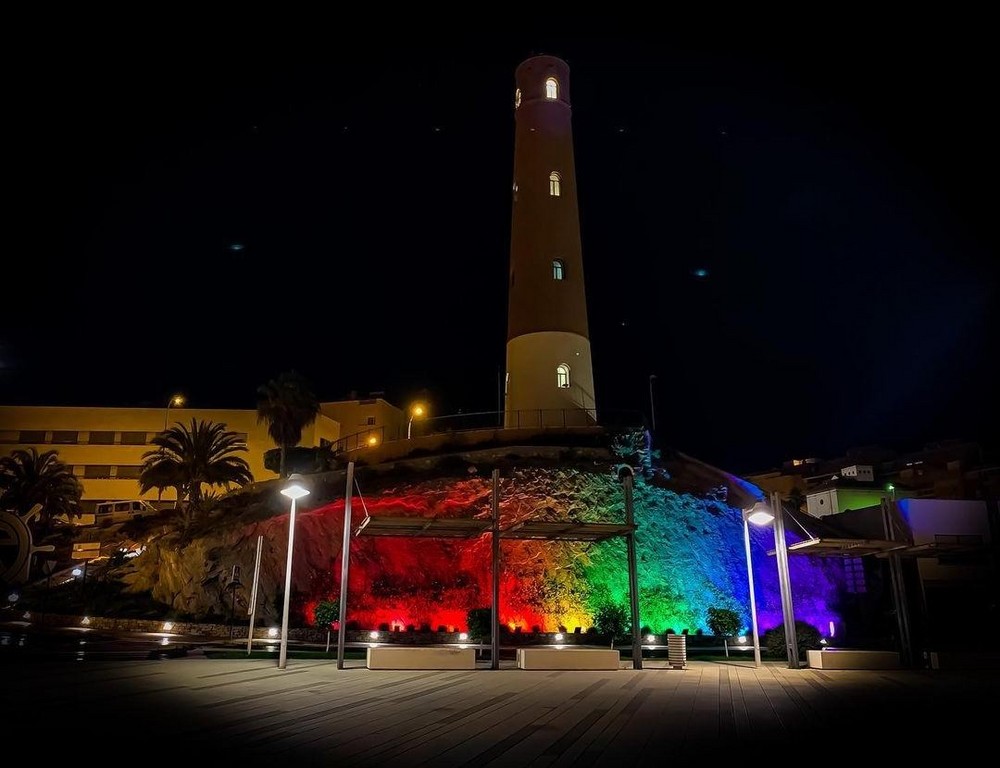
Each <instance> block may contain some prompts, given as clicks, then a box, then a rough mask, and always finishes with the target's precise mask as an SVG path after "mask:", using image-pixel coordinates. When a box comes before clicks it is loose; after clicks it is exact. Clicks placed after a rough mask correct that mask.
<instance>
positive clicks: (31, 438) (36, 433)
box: [18, 429, 45, 445]
mask: <svg viewBox="0 0 1000 768" xmlns="http://www.w3.org/2000/svg"><path fill="white" fill-rule="evenodd" d="M18 442H19V443H26V444H28V445H32V444H34V443H44V442H45V430H44V429H22V430H21V434H20V435H19V439H18Z"/></svg>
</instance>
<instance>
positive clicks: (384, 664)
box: [366, 645, 476, 669]
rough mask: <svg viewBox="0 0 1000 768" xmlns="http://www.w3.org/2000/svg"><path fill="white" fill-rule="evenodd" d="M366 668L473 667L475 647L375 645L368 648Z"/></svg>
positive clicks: (474, 664)
mask: <svg viewBox="0 0 1000 768" xmlns="http://www.w3.org/2000/svg"><path fill="white" fill-rule="evenodd" d="M366 666H367V667H368V669H475V668H476V649H475V648H436V647H423V646H412V645H377V646H374V647H372V648H369V649H368V662H367V665H366Z"/></svg>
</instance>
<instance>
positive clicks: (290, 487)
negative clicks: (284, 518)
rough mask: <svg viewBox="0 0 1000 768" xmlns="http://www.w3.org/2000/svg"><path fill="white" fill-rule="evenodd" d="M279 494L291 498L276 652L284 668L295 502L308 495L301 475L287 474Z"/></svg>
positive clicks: (281, 667)
mask: <svg viewBox="0 0 1000 768" xmlns="http://www.w3.org/2000/svg"><path fill="white" fill-rule="evenodd" d="M281 494H282V495H283V496H287V497H288V498H289V499H291V500H292V510H291V514H290V515H289V516H288V554H286V555H285V606H284V611H283V612H282V614H281V649H280V650H279V652H278V668H279V669H284V668H285V665H286V664H287V663H288V609H289V604H290V601H291V596H292V554H293V548H294V546H295V502H296V501H298V500H299V499H301V498H303V497H304V496H308V495H309V490H308V489H307V488H306V487H305V486H304V485H303V484H302V475H299V474H293V475H289V477H288V483H287V484H286V485H285V487H284V488H282V489H281Z"/></svg>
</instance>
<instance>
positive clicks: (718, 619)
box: [705, 608, 743, 637]
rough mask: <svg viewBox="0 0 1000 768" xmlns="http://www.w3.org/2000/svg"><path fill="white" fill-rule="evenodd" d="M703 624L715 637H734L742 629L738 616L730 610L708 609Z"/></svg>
mask: <svg viewBox="0 0 1000 768" xmlns="http://www.w3.org/2000/svg"><path fill="white" fill-rule="evenodd" d="M705 623H706V624H708V628H709V629H710V630H711V631H712V634H713V635H715V636H716V637H734V636H735V635H737V634H739V631H740V629H742V628H743V622H742V621H741V620H740V615H739V614H738V613H737V612H736V611H734V610H732V609H731V608H709V609H708V616H707V620H706V622H705Z"/></svg>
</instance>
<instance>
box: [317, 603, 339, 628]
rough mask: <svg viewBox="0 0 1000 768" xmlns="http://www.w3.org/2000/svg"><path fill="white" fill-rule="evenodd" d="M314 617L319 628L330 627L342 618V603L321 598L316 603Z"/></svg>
mask: <svg viewBox="0 0 1000 768" xmlns="http://www.w3.org/2000/svg"><path fill="white" fill-rule="evenodd" d="M314 617H315V622H316V627H317V629H329V628H330V625H331V624H333V622H335V621H336V620H337V619H339V618H340V605H339V604H338V603H335V602H334V601H333V600H320V601H319V602H318V603H316V610H315V611H314Z"/></svg>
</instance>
